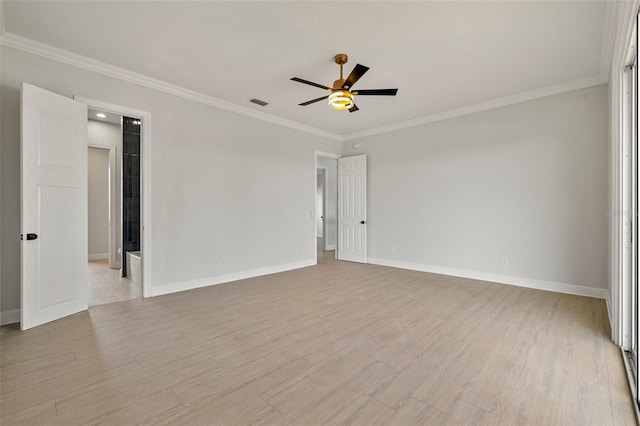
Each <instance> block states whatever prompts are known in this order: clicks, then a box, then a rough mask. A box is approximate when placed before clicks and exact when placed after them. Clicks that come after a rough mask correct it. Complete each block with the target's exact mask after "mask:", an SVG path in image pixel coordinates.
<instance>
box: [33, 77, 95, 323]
mask: <svg viewBox="0 0 640 426" xmlns="http://www.w3.org/2000/svg"><path fill="white" fill-rule="evenodd" d="M21 138H22V141H21V142H22V144H21V164H22V170H21V191H22V206H21V216H22V217H21V221H22V223H21V232H22V236H23V240H22V249H21V253H22V260H21V286H22V287H21V323H20V326H21V328H22V329H23V330H26V329H28V328H31V327H35V326H37V325H40V324H44V323H46V322H50V321H53V320H56V319H58V318H62V317H65V316H67V315H71V314H74V313H76V312H80V311H83V310H86V309H87V287H88V279H89V277H88V266H87V261H88V259H87V258H88V254H87V106H86V105H85V104H82V103H80V102H77V101H74V100H72V99H69V98H65V97H64V96H60V95H57V94H55V93H51V92H48V91H46V90H43V89H40V88H38V87H35V86H32V85H30V84H27V83H22V115H21Z"/></svg>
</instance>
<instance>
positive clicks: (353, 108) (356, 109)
mask: <svg viewBox="0 0 640 426" xmlns="http://www.w3.org/2000/svg"><path fill="white" fill-rule="evenodd" d="M359 109H360V108H358V105H356V104H353V106H352V107H351V108H349V112H356V111H358V110H359Z"/></svg>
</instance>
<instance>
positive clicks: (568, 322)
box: [0, 262, 635, 426]
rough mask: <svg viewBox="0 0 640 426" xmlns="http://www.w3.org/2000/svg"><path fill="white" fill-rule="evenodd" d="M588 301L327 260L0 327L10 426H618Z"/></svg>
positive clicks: (610, 378) (612, 378) (624, 415)
mask: <svg viewBox="0 0 640 426" xmlns="http://www.w3.org/2000/svg"><path fill="white" fill-rule="evenodd" d="M609 333H610V331H609V327H608V325H607V318H606V309H605V304H604V302H603V301H602V300H597V299H590V298H585V297H577V296H569V295H562V294H556V293H549V292H543V291H536V290H530V289H524V288H518V287H511V286H506V285H499V284H491V283H485V282H480V281H472V280H467V279H461V278H453V277H446V276H442V275H434V274H426V273H419V272H412V271H404V270H399V269H392V268H385V267H381V266H375V265H360V264H354V263H348V262H329V263H324V264H320V265H317V266H314V267H309V268H304V269H300V270H296V271H290V272H286V273H282V274H276V275H271V276H266V277H261V278H256V279H250V280H244V281H238V282H235V283H228V284H222V285H218V286H213V287H209V288H203V289H199V290H192V291H188V292H183V293H178V294H172V295H168V296H162V297H156V298H152V299H137V300H132V301H128V302H122V303H113V304H109V305H102V306H97V307H93V308H91V309H89V311H88V312H85V313H81V314H78V315H75V316H72V317H68V318H65V319H62V320H59V321H56V322H54V323H51V324H48V325H44V326H41V327H38V328H35V329H32V330H29V331H26V332H20V331H19V330H18V328H17V327H16V326H10V327H3V328H2V329H1V337H0V339H1V340H0V342H1V343H2V375H1V381H0V385H1V391H0V392H1V396H0V398H1V399H0V404H1V405H0V408H1V419H0V420H1V422H0V423H2V425H3V426H8V425H14V424H26V423H31V424H55V425H75V424H111V425H130V424H131V425H132V424H175V425H245V424H264V425H319V424H361V425H376V424H392V425H410V424H452V425H461V424H476V425H482V424H490V425H501V424H504V425H511V424H531V425H553V424H557V425H572V424H592V425H614V424H621V425H631V424H635V421H634V417H633V414H632V406H631V402H630V397H629V393H628V388H627V384H626V380H625V375H624V371H623V365H622V361H621V356H620V353H619V351H618V349H617V348H616V347H615V345H613V344H612V343H611V342H610V340H609Z"/></svg>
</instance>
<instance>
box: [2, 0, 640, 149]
mask: <svg viewBox="0 0 640 426" xmlns="http://www.w3.org/2000/svg"><path fill="white" fill-rule="evenodd" d="M638 1H640V0H634V1H633V4H634V5H636V4H638ZM609 3H614V4H615V5H609ZM617 3H618V2H607V6H606V12H605V34H604V38H605V39H606V40H605V39H603V44H602V47H601V48H602V55H601V64H600V71H601V73H600V74H599V75H595V76H591V77H587V78H583V79H578V80H573V81H569V82H565V83H562V84H558V85H554V86H548V87H543V88H541V89H535V90H530V91H527V92H521V93H517V94H515V95H510V96H505V97H502V98H497V99H492V100H489V101H486V102H481V103H477V104H473V105H468V106H465V107H462V108H457V109H454V110H449V111H444V112H440V113H436V114H430V115H427V116H423V117H419V118H416V119H412V120H408V121H403V122H399V123H393V124H390V125H386V126H381V127H376V128H373V129H367V130H362V131H359V132H354V133H349V134H346V135H340V134H337V133H333V132H329V131H326V130H322V129H318V128H316V127H312V126H307V125H305V124H301V123H297V122H295V121H291V120H287V119H284V118H281V117H277V116H274V115H271V114H266V113H264V112H260V111H255V110H253V109H250V108H247V107H244V106H240V105H236V104H234V103H231V102H228V101H224V100H222V99H218V98H214V97H212V96H208V95H204V94H202V93H199V92H196V91H193V90H190V89H186V88H184V87H181V86H178V85H175V84H171V83H167V82H165V81H162V80H158V79H155V78H151V77H148V76H145V75H143V74H139V73H136V72H133V71H129V70H126V69H124V68H120V67H117V66H114V65H111V64H107V63H105V62H101V61H97V60H94V59H91V58H87V57H86V56H82V55H78V54H76V53H73V52H69V51H67V50H64V49H59V48H57V47H53V46H50V45H47V44H44V43H40V42H37V41H34V40H31V39H28V38H25V37H21V36H18V35H15V34H12V33H9V32H5V33H2V34H1V35H0V45H2V46H6V47H10V48H13V49H17V50H21V51H24V52H27V53H31V54H34V55H38V56H42V57H44V58H47V59H51V60H54V61H57V62H62V63H65V64H68V65H72V66H76V67H78V68H82V69H86V70H89V71H93V72H96V73H99V74H103V75H107V76H109V77H113V78H117V79H120V80H123V81H126V82H129V83H133V84H136V85H139V86H143V87H148V88H151V89H154V90H158V91H161V92H165V93H168V94H172V95H175V96H179V97H182V98H185V99H189V100H191V101H194V102H198V103H202V104H205V105H209V106H213V107H215V108H220V109H223V110H226V111H230V112H234V113H237V114H241V115H244V116H247V117H251V118H255V119H258V120H262V121H265V122H268V123H272V124H276V125H279V126H283V127H288V128H290V129H294V130H299V131H302V132H305V133H309V134H313V135H316V136H321V137H325V138H328V139H333V140H337V141H342V142H344V141H350V140H354V139H359V138H363V137H367V136H373V135H378V134H381V133H387V132H392V131H395V130H401V129H406V128H410V127H415V126H420V125H423V124H428V123H433V122H437V121H442V120H448V119H450V118H455V117H461V116H464V115H469V114H474V113H476V112H481V111H487V110H491V109H495V108H500V107H504V106H508V105H513V104H517V103H521V102H526V101H530V100H534V99H538V98H542V97H545V96H552V95H556V94H560V93H564V92H569V91H573V90H578V89H583V88H586V87H591V86H597V85H600V84H604V83H606V82H607V81H608V75H609V67H610V64H611V56H613V54H615V46H616V43H615V41H616V38H617V37H619V34H618V33H619V32H620V25H619V22H620V16H619V15H620V14H621V12H620V9H625V10H623V12H622V13H623V14H624V12H625V11H629V10H632V8H623V7H619V5H617ZM1 5H2V0H0V7H1ZM1 13H2V10H1V9H0V17H1ZM625 15H626V14H625ZM607 58H608V60H607ZM607 63H608V65H607Z"/></svg>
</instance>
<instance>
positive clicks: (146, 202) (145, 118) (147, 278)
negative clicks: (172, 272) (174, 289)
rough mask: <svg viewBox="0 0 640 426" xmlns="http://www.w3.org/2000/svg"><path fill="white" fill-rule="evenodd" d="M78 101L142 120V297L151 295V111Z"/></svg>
mask: <svg viewBox="0 0 640 426" xmlns="http://www.w3.org/2000/svg"><path fill="white" fill-rule="evenodd" d="M73 98H74V99H75V100H76V101H79V102H82V103H84V104H86V105H87V106H88V107H89V108H95V109H101V110H104V111H107V112H111V113H115V114H119V115H126V116H127V117H131V118H137V119H139V120H141V121H142V123H141V124H140V133H141V134H140V145H141V146H140V150H141V151H140V152H141V156H142V161H141V162H140V174H141V176H142V203H141V205H140V210H141V219H142V239H141V244H140V252H141V253H142V297H145V298H146V297H151V296H152V294H151V289H152V283H153V281H152V274H151V264H152V261H151V259H152V256H153V253H152V250H151V241H152V240H151V232H152V228H151V113H150V112H148V111H143V110H139V109H134V108H129V107H126V106H122V105H115V104H111V103H108V102H103V101H99V100H95V99H90V98H85V97H82V96H74V97H73Z"/></svg>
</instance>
